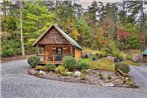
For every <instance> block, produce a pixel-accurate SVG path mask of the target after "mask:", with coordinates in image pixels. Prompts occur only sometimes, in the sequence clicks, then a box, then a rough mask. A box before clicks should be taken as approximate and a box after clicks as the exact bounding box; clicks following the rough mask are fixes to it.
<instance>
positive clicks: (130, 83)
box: [125, 79, 134, 86]
mask: <svg viewBox="0 0 147 98" xmlns="http://www.w3.org/2000/svg"><path fill="white" fill-rule="evenodd" d="M125 83H126V84H127V85H129V86H133V84H134V83H133V81H132V80H131V79H128V80H126V81H125Z"/></svg>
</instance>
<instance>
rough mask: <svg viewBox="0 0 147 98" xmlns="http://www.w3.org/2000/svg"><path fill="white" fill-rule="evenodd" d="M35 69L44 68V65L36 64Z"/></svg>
mask: <svg viewBox="0 0 147 98" xmlns="http://www.w3.org/2000/svg"><path fill="white" fill-rule="evenodd" d="M35 70H44V66H41V65H37V66H36V67H35Z"/></svg>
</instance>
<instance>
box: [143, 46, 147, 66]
mask: <svg viewBox="0 0 147 98" xmlns="http://www.w3.org/2000/svg"><path fill="white" fill-rule="evenodd" d="M142 56H143V62H146V63H147V49H146V50H145V51H144V52H143V53H142Z"/></svg>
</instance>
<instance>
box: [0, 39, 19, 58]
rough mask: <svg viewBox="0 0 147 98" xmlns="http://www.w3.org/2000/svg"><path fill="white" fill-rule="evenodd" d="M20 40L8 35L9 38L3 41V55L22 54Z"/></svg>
mask: <svg viewBox="0 0 147 98" xmlns="http://www.w3.org/2000/svg"><path fill="white" fill-rule="evenodd" d="M20 53H21V50H20V42H19V41H18V40H16V39H13V37H12V38H10V37H8V39H6V40H3V39H2V43H1V56H3V57H7V56H13V55H16V54H20Z"/></svg>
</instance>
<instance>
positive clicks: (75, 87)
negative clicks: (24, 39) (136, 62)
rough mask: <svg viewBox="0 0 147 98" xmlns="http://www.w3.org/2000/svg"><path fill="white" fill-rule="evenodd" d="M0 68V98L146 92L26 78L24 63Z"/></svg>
mask: <svg viewBox="0 0 147 98" xmlns="http://www.w3.org/2000/svg"><path fill="white" fill-rule="evenodd" d="M1 66H2V71H1V73H2V77H1V84H2V85H1V93H2V98H147V89H131V88H127V89H126V88H116V87H112V88H111V87H102V86H96V85H87V84H80V83H68V82H61V81H53V80H47V79H41V78H37V77H33V76H29V75H27V68H28V67H29V66H28V64H27V62H26V60H16V61H10V62H6V63H2V65H1Z"/></svg>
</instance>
